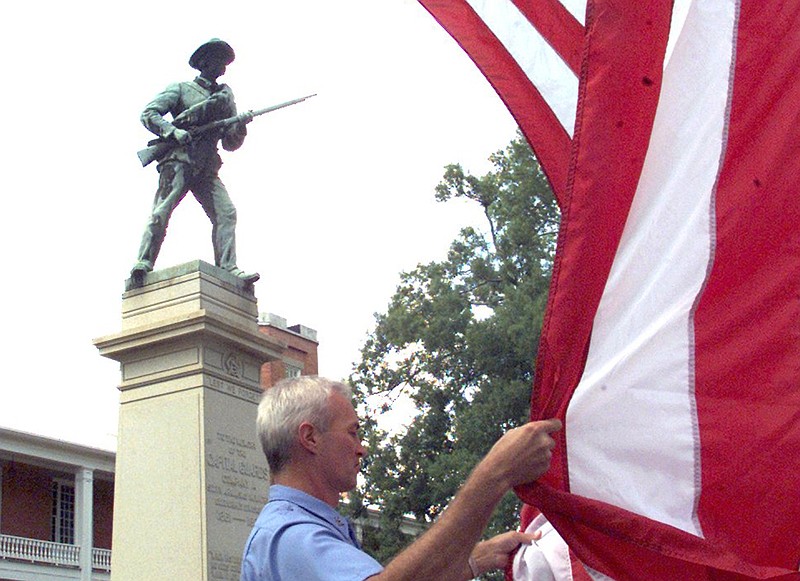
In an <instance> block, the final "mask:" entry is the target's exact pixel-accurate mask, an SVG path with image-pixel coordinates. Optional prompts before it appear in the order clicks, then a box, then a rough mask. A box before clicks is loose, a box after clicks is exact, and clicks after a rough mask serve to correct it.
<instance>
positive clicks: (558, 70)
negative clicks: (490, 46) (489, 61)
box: [467, 0, 586, 136]
mask: <svg viewBox="0 0 800 581" xmlns="http://www.w3.org/2000/svg"><path fill="white" fill-rule="evenodd" d="M467 3H468V4H469V5H470V6H471V7H472V9H473V10H474V11H475V12H476V13H477V14H478V16H480V18H481V20H483V22H484V23H485V24H486V26H488V27H489V29H490V30H491V31H492V32H493V33H494V35H495V36H496V37H497V38H498V40H500V42H501V43H502V44H503V46H504V47H505V48H506V50H507V51H508V52H509V53H510V54H511V56H512V57H514V60H515V61H516V62H517V64H518V65H519V66H520V68H521V69H522V70H523V71H524V72H525V75H526V76H527V77H528V79H530V81H531V83H533V85H534V86H535V87H536V89H537V90H538V91H539V93H541V95H542V97H543V98H544V100H545V101H546V102H547V104H548V105H549V106H550V108H551V109H552V110H553V113H555V115H556V117H557V118H558V120H559V122H560V123H561V125H562V126H563V127H564V129H566V131H567V133H568V134H569V135H570V136H572V134H573V131H574V129H575V111H576V109H577V104H578V77H577V76H575V74H574V73H573V72H572V71H571V70H570V68H569V66H567V64H566V63H565V62H564V61H563V60H562V59H561V57H560V56H559V55H558V53H556V51H554V50H553V48H552V47H551V46H550V45H549V44H548V42H547V41H546V40H545V39H544V37H543V36H542V35H541V34H539V31H537V30H536V28H534V27H533V26H532V25H531V24H530V22H528V20H527V18H525V16H524V15H523V14H522V13H520V11H519V9H518V8H517V7H516V6H515V5H514V4H513V2H511V1H510V0H467ZM582 3H583V4H584V8H585V4H586V3H585V1H583V2H582ZM572 4H576V2H572ZM572 9H576V7H575V6H572Z"/></svg>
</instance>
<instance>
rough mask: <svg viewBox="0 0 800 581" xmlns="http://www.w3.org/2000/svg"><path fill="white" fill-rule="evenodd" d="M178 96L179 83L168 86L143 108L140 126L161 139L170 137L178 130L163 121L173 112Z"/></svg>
mask: <svg viewBox="0 0 800 581" xmlns="http://www.w3.org/2000/svg"><path fill="white" fill-rule="evenodd" d="M180 96H181V87H180V83H173V84H171V85H169V86H168V87H167V88H166V89H164V90H163V91H162V92H161V93H159V94H158V95H156V97H155V98H154V99H153V100H152V101H150V102H149V103H148V104H147V106H146V107H145V108H144V111H142V116H141V121H142V125H144V126H145V127H147V129H148V130H149V131H151V132H153V133H155V134H156V135H158V136H159V137H161V138H162V139H168V138H169V137H171V136H172V134H173V133H174V132H175V131H176V130H177V129H178V128H177V127H175V126H174V125H173V124H172V123H170V122H169V121H167V120H166V119H164V116H165V115H166V114H167V113H169V112H171V111H173V110H174V107H175V106H176V105H177V103H178V100H179V99H180ZM181 131H182V130H181ZM184 133H185V132H184Z"/></svg>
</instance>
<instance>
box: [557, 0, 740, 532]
mask: <svg viewBox="0 0 800 581" xmlns="http://www.w3.org/2000/svg"><path fill="white" fill-rule="evenodd" d="M734 22H735V2H734V0H726V1H725V2H721V1H718V0H713V1H711V0H699V1H695V2H693V3H692V6H691V7H690V9H689V13H688V15H687V19H686V23H685V26H684V27H683V30H682V32H681V36H680V38H679V39H678V41H677V43H676V45H675V49H674V53H673V54H672V57H671V59H670V62H669V63H668V65H667V69H666V71H665V75H664V80H663V86H662V89H661V96H660V101H659V106H658V110H657V113H656V118H655V122H654V126H653V132H652V136H651V141H650V147H649V149H648V154H647V157H646V159H645V164H644V168H643V170H642V175H641V178H640V181H639V185H638V187H637V191H636V195H635V198H634V201H633V204H632V207H631V211H630V214H629V217H628V220H627V222H626V225H625V230H624V233H623V236H622V240H621V242H620V246H619V248H618V250H617V253H616V256H615V259H614V264H613V266H612V269H611V273H610V275H609V279H608V282H607V283H606V286H605V289H604V293H603V297H602V299H601V301H600V305H599V308H598V311H597V315H596V317H595V321H594V326H593V331H592V338H591V343H590V348H589V354H588V359H587V363H586V367H585V369H584V373H583V376H582V379H581V382H580V384H579V386H578V388H577V389H576V391H575V394H574V396H573V398H572V400H571V402H570V405H569V408H568V411H567V416H566V420H567V430H566V434H567V450H568V454H569V479H570V490H571V491H572V492H573V493H575V494H580V495H583V496H587V497H590V498H594V499H597V500H602V501H605V502H609V503H611V504H615V505H617V506H620V507H622V508H625V509H628V510H630V511H632V512H635V513H637V514H641V515H644V516H646V517H649V518H652V519H655V520H657V521H660V522H663V523H666V524H669V525H672V526H675V527H677V528H679V529H682V530H684V531H687V532H689V533H692V534H695V535H698V536H702V531H701V530H700V526H699V523H698V522H697V519H696V515H695V513H696V502H697V496H696V495H697V494H699V490H698V486H699V479H700V464H699V462H700V457H699V448H698V446H699V443H698V435H697V430H698V428H697V420H696V411H695V405H694V392H693V364H694V359H693V348H694V346H693V331H692V329H693V319H692V315H693V308H694V304H695V301H696V298H697V296H698V293H699V292H700V290H701V288H702V286H703V284H704V281H705V279H706V275H707V269H708V268H709V267H710V263H711V260H712V254H711V247H712V243H713V231H712V220H713V205H712V199H713V198H712V193H713V191H714V187H715V182H716V179H717V174H718V171H719V167H720V161H721V159H720V157H721V152H722V147H723V140H724V132H725V125H726V119H727V103H728V92H729V82H730V78H729V77H730V71H731V59H732V56H733V54H732V53H733V46H732V42H733V41H732V39H733V30H734ZM699 80H700V82H698V81H699ZM600 227H601V225H600Z"/></svg>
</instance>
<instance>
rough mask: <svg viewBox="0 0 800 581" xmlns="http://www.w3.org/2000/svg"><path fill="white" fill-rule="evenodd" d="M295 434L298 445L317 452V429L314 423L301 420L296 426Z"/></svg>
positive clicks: (313, 452) (314, 452)
mask: <svg viewBox="0 0 800 581" xmlns="http://www.w3.org/2000/svg"><path fill="white" fill-rule="evenodd" d="M297 435H298V439H299V441H300V445H301V446H302V447H303V448H305V449H306V450H308V451H309V452H311V453H312V454H316V453H317V445H318V444H319V431H318V430H317V428H315V427H314V424H311V423H309V422H303V423H302V424H300V427H298V428H297Z"/></svg>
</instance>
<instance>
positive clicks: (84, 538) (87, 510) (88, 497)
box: [75, 468, 94, 581]
mask: <svg viewBox="0 0 800 581" xmlns="http://www.w3.org/2000/svg"><path fill="white" fill-rule="evenodd" d="M93 490H94V473H93V472H92V470H90V469H88V468H81V469H79V470H78V472H77V474H75V542H76V543H77V544H78V546H80V548H81V559H80V563H81V581H91V579H92V545H93V544H94V539H93V535H94V530H93V527H92V524H93V520H94V516H93V511H94V500H93V497H94V492H93Z"/></svg>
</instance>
